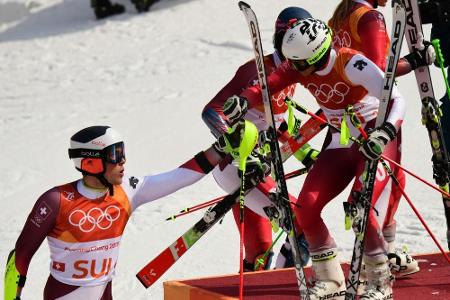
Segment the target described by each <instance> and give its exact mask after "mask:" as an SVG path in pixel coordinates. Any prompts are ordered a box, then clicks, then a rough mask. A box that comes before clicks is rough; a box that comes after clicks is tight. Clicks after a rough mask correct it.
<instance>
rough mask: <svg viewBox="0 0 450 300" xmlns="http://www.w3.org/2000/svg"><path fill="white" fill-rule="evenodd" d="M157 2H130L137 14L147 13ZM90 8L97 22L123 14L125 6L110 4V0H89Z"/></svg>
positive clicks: (134, 0) (152, 0)
mask: <svg viewBox="0 0 450 300" xmlns="http://www.w3.org/2000/svg"><path fill="white" fill-rule="evenodd" d="M157 1H159V0H131V2H132V3H133V4H134V6H135V7H136V10H137V11H138V12H139V13H141V12H147V11H148V10H149V9H150V6H152V5H153V4H154V3H155V2H157ZM91 7H92V9H93V10H94V14H95V17H96V18H97V20H100V19H104V18H107V17H110V16H114V15H118V14H122V13H124V12H125V6H123V5H122V4H119V3H112V2H111V1H110V0H91Z"/></svg>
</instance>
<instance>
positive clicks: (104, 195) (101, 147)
mask: <svg viewBox="0 0 450 300" xmlns="http://www.w3.org/2000/svg"><path fill="white" fill-rule="evenodd" d="M245 131H246V129H245V128H244V130H243V133H242V134H245ZM219 139H220V138H219ZM218 144H219V143H218V142H216V143H214V144H213V146H211V147H209V148H208V149H207V150H205V151H201V152H199V153H198V154H197V155H195V157H194V158H192V159H190V160H188V161H187V162H186V163H184V164H183V165H181V166H180V167H178V168H175V169H174V170H172V171H169V172H165V173H161V174H157V175H149V176H142V177H135V176H127V175H125V162H126V158H125V143H124V140H123V139H122V137H121V136H120V134H119V133H118V132H117V131H115V130H114V129H113V128H111V127H109V126H91V127H87V128H84V129H82V130H80V131H78V132H77V133H75V134H74V135H73V136H72V137H71V139H70V148H69V158H70V159H71V160H72V161H73V163H74V164H75V168H76V169H77V170H78V171H80V172H81V173H82V177H81V178H80V179H78V180H76V181H74V182H70V183H67V184H63V185H60V186H57V187H54V188H52V189H50V190H48V191H46V192H45V193H44V194H42V195H41V196H40V197H39V199H38V200H37V201H36V203H35V205H34V207H33V209H32V210H31V212H30V214H29V216H28V218H27V220H26V223H25V225H24V227H23V229H22V232H21V233H20V236H19V238H18V239H17V242H16V244H15V249H14V250H12V251H11V253H10V254H9V256H8V262H7V266H6V272H5V276H4V279H5V281H4V282H5V285H4V290H5V299H20V295H21V291H22V288H23V287H24V285H25V279H26V275H27V271H28V267H29V265H30V262H31V258H32V257H33V255H34V254H35V252H36V251H37V250H38V249H39V247H40V245H41V243H42V242H43V241H44V239H45V238H47V241H48V245H49V249H50V260H51V261H50V276H49V277H48V280H47V284H46V286H45V288H44V294H43V299H44V300H50V299H66V300H78V299H84V300H100V299H101V300H109V299H112V278H113V276H114V273H115V267H116V263H117V259H118V255H119V247H120V242H121V238H122V235H123V232H124V229H125V226H126V224H127V222H128V219H129V218H130V215H131V214H132V213H133V212H134V211H135V210H136V209H137V208H138V207H139V206H141V205H142V204H146V203H149V202H152V201H154V200H157V199H160V198H162V197H164V196H167V195H169V194H171V193H174V192H175V191H177V190H179V189H181V188H183V187H186V186H189V185H191V184H193V183H195V182H197V181H198V180H200V179H201V178H203V176H204V175H205V174H207V173H209V172H210V171H211V170H212V169H213V168H214V166H215V165H216V164H217V163H218V162H219V161H220V160H221V159H222V157H223V156H224V153H222V152H221V150H219V149H220V147H219V146H218Z"/></svg>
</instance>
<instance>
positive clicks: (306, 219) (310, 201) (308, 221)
mask: <svg viewBox="0 0 450 300" xmlns="http://www.w3.org/2000/svg"><path fill="white" fill-rule="evenodd" d="M282 51H283V54H284V56H285V57H286V58H287V61H286V62H285V63H283V64H282V65H281V66H280V67H279V68H278V69H277V70H275V71H274V72H273V73H271V74H270V75H269V77H268V79H267V80H268V88H269V90H270V91H271V92H272V93H276V92H278V91H280V90H282V89H283V88H285V87H286V86H288V85H291V84H293V83H300V84H302V85H303V86H304V87H305V88H306V89H308V90H309V91H310V92H311V93H312V95H313V96H314V97H315V99H316V101H317V104H318V105H319V106H320V108H322V110H323V111H324V113H325V116H326V118H327V120H328V122H330V123H332V124H334V125H336V126H338V127H341V128H342V129H348V130H349V132H350V134H351V135H352V136H356V137H358V136H359V135H360V133H359V130H358V129H357V128H356V127H355V125H353V124H352V122H351V119H350V117H351V116H350V115H349V113H348V109H350V108H353V111H354V112H355V115H356V116H357V117H358V119H359V120H360V121H361V123H362V127H363V128H364V129H365V130H366V131H369V129H371V128H373V130H372V131H369V132H370V133H369V139H368V141H367V142H365V143H363V146H361V147H360V146H359V145H358V144H356V143H353V142H352V141H351V140H348V139H346V138H345V136H341V135H340V133H339V132H337V131H335V130H329V132H328V134H327V137H326V138H325V141H324V145H323V147H322V151H321V153H320V155H319V156H318V159H317V161H316V162H315V163H314V166H313V168H311V170H310V171H309V172H308V175H307V177H306V179H305V182H304V185H303V188H302V189H301V191H300V194H299V197H298V199H297V205H295V206H294V212H295V214H296V216H297V219H298V221H299V223H300V226H301V228H302V229H303V232H304V233H305V236H306V240H307V241H308V244H309V251H310V253H311V260H312V267H313V270H314V273H315V285H314V286H313V287H312V288H310V298H311V299H344V296H345V289H346V286H345V278H344V274H343V272H342V269H341V266H340V264H339V260H338V257H337V245H336V242H335V241H334V239H333V238H332V236H331V235H330V232H329V231H328V228H327V226H326V225H325V223H324V221H323V219H322V217H321V212H322V209H323V208H324V207H325V205H327V204H328V203H329V202H330V201H332V200H333V199H334V198H335V197H336V196H337V195H339V194H340V193H341V192H342V191H343V190H344V189H345V188H346V186H347V185H348V184H349V183H350V182H351V181H352V180H354V182H353V186H352V193H351V195H350V196H349V198H348V200H349V201H350V202H351V201H353V198H352V197H353V196H354V195H356V194H357V192H359V191H361V189H362V180H361V178H362V177H361V176H362V172H363V170H364V165H365V162H366V160H367V159H376V158H379V157H380V155H381V153H383V154H384V155H385V156H387V157H390V158H392V156H394V155H395V154H396V152H397V149H396V147H395V145H396V143H391V141H393V140H395V139H396V133H397V131H398V130H399V128H400V126H401V124H402V121H403V116H404V113H405V101H404V99H403V97H402V96H401V95H400V93H399V92H398V90H397V88H396V87H395V86H394V88H393V91H392V101H391V103H390V104H391V105H390V107H389V110H388V113H387V116H386V121H385V122H384V123H383V124H382V125H381V126H380V127H378V128H374V124H375V118H376V116H377V112H378V106H379V99H380V98H381V90H382V89H381V86H382V84H383V78H384V73H383V72H382V71H381V70H380V69H379V68H378V67H377V66H376V65H375V64H374V63H373V62H372V61H370V60H369V59H368V58H366V57H365V56H364V55H362V54H361V53H360V52H357V51H355V50H352V49H349V48H341V49H339V50H335V49H334V48H333V46H332V31H331V30H330V28H329V27H328V26H327V25H326V24H325V23H324V22H322V21H320V20H317V19H313V18H310V19H305V20H299V21H298V22H296V23H294V24H293V25H292V26H291V27H290V28H289V29H288V30H287V32H286V34H285V36H284V38H283V43H282ZM240 96H241V97H243V98H246V99H247V100H248V103H249V107H253V106H257V105H258V104H259V103H261V88H260V87H259V86H254V87H250V88H248V89H246V90H245V91H244V92H242V93H241V94H240ZM341 125H342V126H341ZM378 172H379V173H380V174H383V175H384V176H377V178H376V182H375V187H374V193H373V198H372V205H373V206H374V207H375V208H376V209H377V211H378V215H375V214H374V212H373V210H371V212H370V215H369V220H368V225H367V231H366V240H365V252H364V261H365V263H366V268H367V277H368V281H369V284H372V285H373V286H375V287H376V289H368V290H366V292H365V293H364V295H362V296H361V298H360V299H388V298H389V297H392V280H391V279H392V276H391V274H390V270H389V266H388V264H387V261H388V258H387V252H386V251H387V245H386V242H385V240H384V238H383V235H382V233H381V228H382V225H383V221H384V218H385V215H386V208H387V206H388V200H389V199H388V198H389V197H383V195H384V194H386V193H385V192H384V189H385V187H386V185H387V182H388V181H389V176H387V175H386V174H385V171H384V169H383V168H382V167H379V169H378ZM380 195H381V196H380ZM387 195H388V193H387ZM384 297H387V298H384ZM389 299H390V298H389Z"/></svg>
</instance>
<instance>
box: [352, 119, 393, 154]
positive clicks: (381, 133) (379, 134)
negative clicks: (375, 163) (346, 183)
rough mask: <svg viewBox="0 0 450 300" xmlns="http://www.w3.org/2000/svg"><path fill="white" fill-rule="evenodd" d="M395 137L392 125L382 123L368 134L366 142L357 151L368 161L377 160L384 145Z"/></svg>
mask: <svg viewBox="0 0 450 300" xmlns="http://www.w3.org/2000/svg"><path fill="white" fill-rule="evenodd" d="M396 135H397V131H396V129H395V127H394V125H392V124H391V123H389V122H384V124H383V125H381V126H380V127H378V128H376V129H375V130H372V131H371V132H369V138H368V140H367V141H364V143H363V144H362V145H361V147H359V151H361V152H362V153H363V154H364V155H365V156H366V157H367V158H368V159H370V160H375V159H379V158H380V156H381V153H383V150H384V147H385V146H386V144H387V143H388V142H390V141H392V140H393V139H395V136H396Z"/></svg>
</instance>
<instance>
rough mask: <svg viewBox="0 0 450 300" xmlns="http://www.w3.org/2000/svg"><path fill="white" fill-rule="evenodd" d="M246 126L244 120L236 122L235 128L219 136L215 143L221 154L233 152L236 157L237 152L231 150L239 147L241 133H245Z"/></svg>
mask: <svg viewBox="0 0 450 300" xmlns="http://www.w3.org/2000/svg"><path fill="white" fill-rule="evenodd" d="M244 126H245V125H244V122H239V123H236V124H235V126H234V128H233V130H231V131H230V132H226V133H224V134H222V135H221V136H219V138H218V139H217V140H216V141H215V142H214V144H213V147H214V149H215V150H216V152H217V153H219V154H220V155H221V156H225V155H226V154H232V156H233V157H234V155H235V154H236V153H231V152H232V151H233V149H238V148H239V143H240V142H241V135H242V133H243V129H244Z"/></svg>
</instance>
